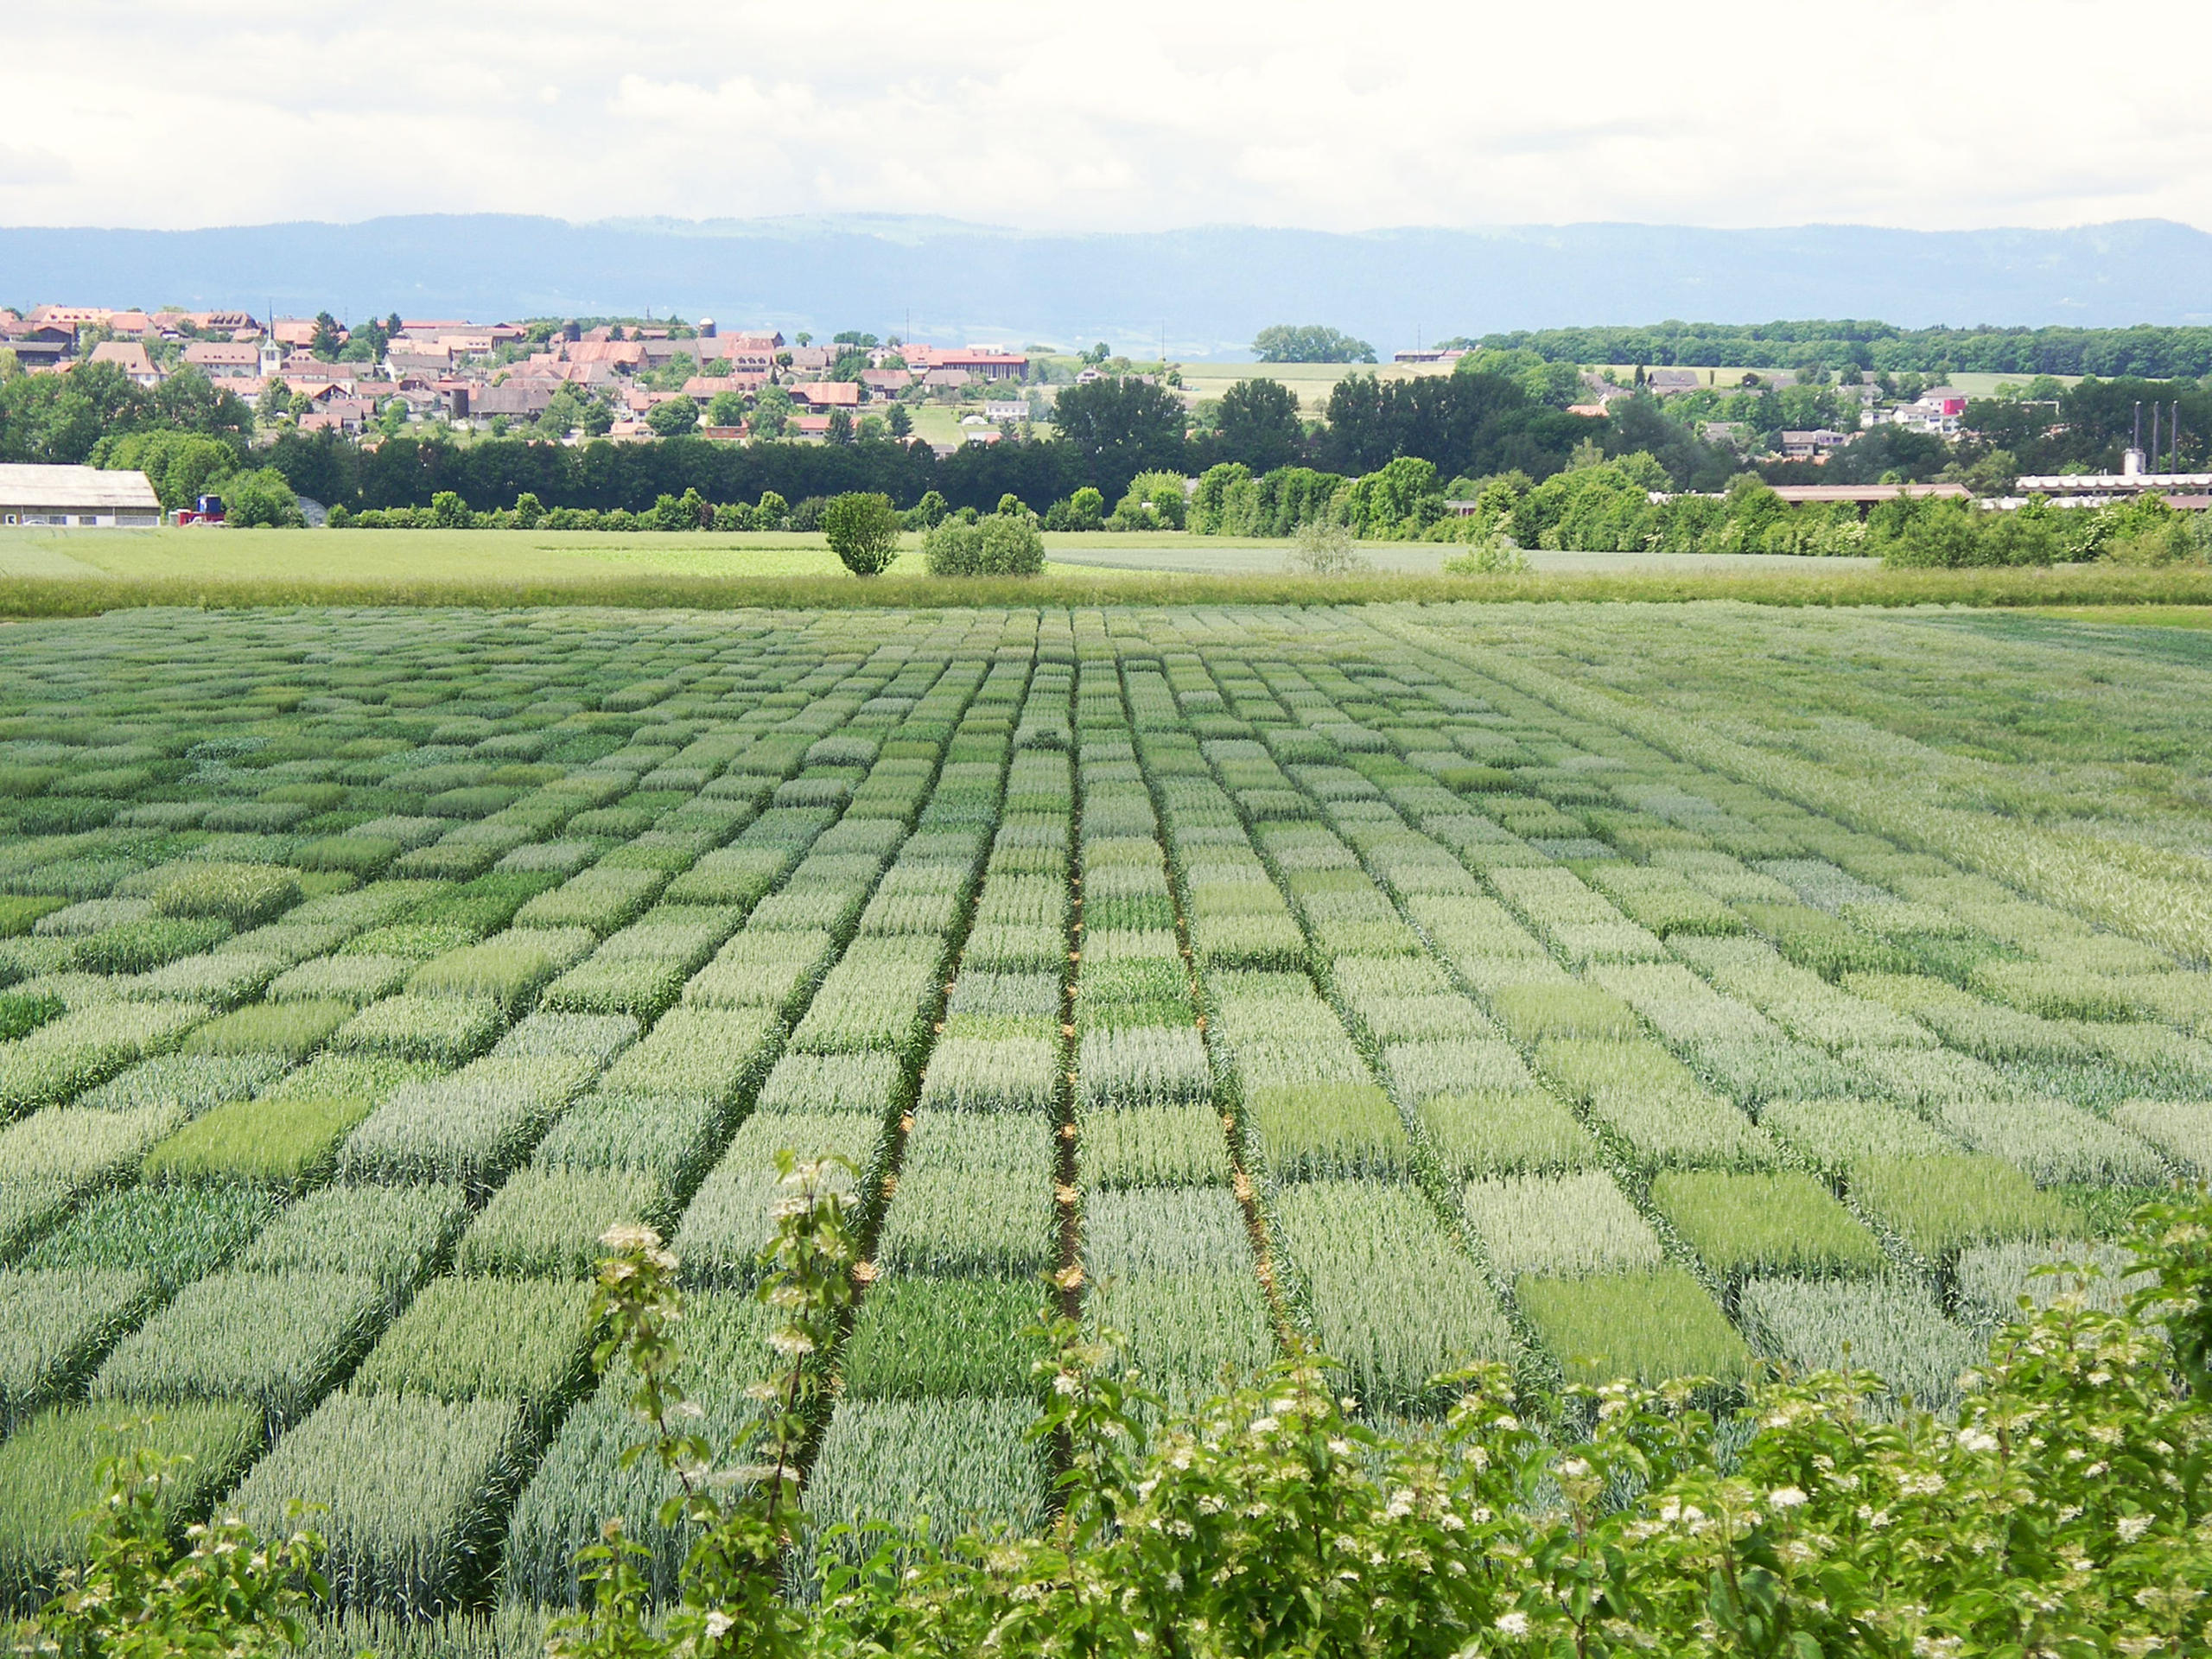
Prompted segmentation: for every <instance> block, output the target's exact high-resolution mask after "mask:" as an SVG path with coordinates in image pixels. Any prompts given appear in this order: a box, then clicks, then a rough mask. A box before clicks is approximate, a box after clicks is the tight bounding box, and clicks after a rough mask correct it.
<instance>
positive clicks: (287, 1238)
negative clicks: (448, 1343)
mask: <svg viewBox="0 0 2212 1659" xmlns="http://www.w3.org/2000/svg"><path fill="white" fill-rule="evenodd" d="M467 1217H468V1206H467V1198H466V1195H465V1194H463V1192H461V1189H460V1188H459V1187H457V1186H333V1187H326V1188H325V1189H323V1190H322V1191H321V1192H310V1193H308V1194H307V1195H306V1196H305V1197H303V1198H300V1199H298V1200H297V1201H296V1202H295V1203H293V1204H290V1205H286V1206H285V1208H284V1209H283V1211H280V1212H279V1213H278V1215H277V1218H276V1219H275V1220H273V1221H271V1222H270V1224H268V1225H267V1226H266V1227H264V1228H263V1229H262V1230H261V1231H260V1232H259V1233H258V1234H257V1235H256V1236H255V1237H254V1240H253V1243H251V1244H249V1245H248V1246H246V1248H245V1251H244V1252H243V1253H242V1254H241V1255H239V1256H238V1270H239V1271H240V1272H242V1273H271V1274H284V1273H308V1274H334V1273H358V1274H367V1275H368V1276H369V1277H371V1278H372V1279H373V1280H375V1281H377V1283H378V1285H379V1286H380V1287H383V1288H384V1290H385V1294H386V1295H387V1298H388V1299H391V1300H394V1301H397V1300H404V1299H405V1298H406V1297H407V1296H408V1295H409V1294H411V1293H412V1292H413V1290H414V1288H415V1287H416V1286H417V1285H419V1284H420V1283H422V1281H423V1280H424V1279H425V1278H426V1277H428V1276H429V1272H430V1269H431V1268H432V1267H433V1266H435V1264H436V1263H437V1262H439V1261H440V1260H441V1259H442V1257H443V1256H444V1255H445V1251H446V1247H447V1246H448V1244H450V1243H452V1242H453V1239H454V1235H456V1234H457V1233H459V1232H460V1230H461V1225H462V1224H463V1223H464V1222H465V1221H466V1220H467Z"/></svg>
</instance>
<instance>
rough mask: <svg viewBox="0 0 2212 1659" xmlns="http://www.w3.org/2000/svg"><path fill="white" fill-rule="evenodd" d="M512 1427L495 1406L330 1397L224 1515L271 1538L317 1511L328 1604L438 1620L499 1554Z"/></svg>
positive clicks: (494, 1402)
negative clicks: (290, 1519) (299, 1515)
mask: <svg viewBox="0 0 2212 1659" xmlns="http://www.w3.org/2000/svg"><path fill="white" fill-rule="evenodd" d="M517 1416H518V1414H517V1412H516V1410H515V1408H514V1406H513V1405H512V1403H511V1402H508V1401H505V1400H501V1399H495V1398H484V1399H473V1400H465V1401H457V1402H454V1401H445V1400H439V1399H435V1398H425V1397H421V1396H409V1395H394V1394H361V1393H355V1392H350V1391H349V1392H345V1393H340V1394H334V1395H332V1396H331V1397H330V1398H329V1399H327V1400H326V1401H325V1402H323V1403H322V1405H321V1407H320V1408H317V1409H316V1410H315V1413H314V1414H312V1415H311V1416H309V1417H308V1420H307V1421H305V1422H303V1423H302V1424H301V1425H300V1426H299V1427H297V1428H295V1429H294V1430H292V1431H291V1433H288V1434H287V1435H285V1436H284V1438H283V1440H279V1441H278V1442H277V1446H276V1447H275V1449H274V1450H273V1451H271V1452H270V1455H269V1456H267V1457H265V1458H264V1459H262V1460H261V1461H260V1462H259V1463H258V1464H257V1465H255V1466H254V1470H253V1472H252V1473H251V1475H250V1476H248V1477H247V1478H246V1479H245V1482H244V1484H241V1485H240V1486H239V1487H238V1491H236V1492H235V1493H233V1494H232V1498H231V1507H232V1508H234V1509H235V1510H236V1511H237V1513H238V1516H240V1517H241V1518H242V1519H243V1520H245V1522H247V1524H248V1525H250V1526H252V1527H254V1528H255V1529H257V1530H258V1531H262V1532H274V1531H276V1530H277V1528H278V1527H279V1526H281V1525H282V1524H283V1521H284V1518H285V1515H286V1512H287V1510H288V1509H289V1506H290V1505H292V1504H295V1503H306V1504H312V1505H315V1506H317V1507H318V1510H319V1512H318V1513H317V1514H316V1516H315V1521H316V1528H315V1529H316V1531H317V1532H318V1533H320V1534H321V1537H322V1539H323V1542H324V1547H325V1553H324V1555H323V1558H322V1561H321V1571H322V1573H323V1576H324V1578H325V1579H326V1580H328V1582H329V1586H330V1594H331V1598H332V1599H333V1600H334V1602H336V1603H337V1604H339V1605H344V1606H352V1607H383V1608H386V1609H390V1610H391V1611H400V1612H405V1613H408V1614H410V1615H412V1616H415V1617H417V1618H419V1617H421V1616H423V1615H424V1614H428V1613H435V1612H436V1611H440V1610H441V1609H442V1608H445V1607H447V1606H448V1605H454V1603H456V1602H457V1601H458V1599H459V1598H460V1597H461V1595H462V1593H463V1592H465V1591H466V1590H467V1587H468V1586H469V1585H470V1584H471V1583H472V1582H473V1581H474V1580H475V1579H476V1578H477V1576H478V1575H479V1574H480V1573H481V1571H482V1568H483V1563H484V1561H485V1560H486V1559H487V1558H488V1556H489V1554H490V1553H491V1551H492V1550H493V1548H496V1546H497V1542H498V1536H499V1534H498V1526H499V1512H500V1510H501V1508H502V1497H503V1495H504V1493H505V1491H508V1490H511V1488H512V1484H513V1481H514V1470H515V1463H516V1447H517V1441H518V1431H517Z"/></svg>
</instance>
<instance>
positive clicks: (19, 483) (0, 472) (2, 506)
mask: <svg viewBox="0 0 2212 1659" xmlns="http://www.w3.org/2000/svg"><path fill="white" fill-rule="evenodd" d="M161 522H162V504H161V501H160V499H158V498H157V497H156V495H155V494H154V486H152V485H151V484H149V483H148V482H147V481H146V474H143V473H124V472H112V473H111V472H107V471H105V470H103V469H102V468H100V467H21V466H0V525H4V524H50V525H57V526H59V525H67V526H68V527H70V528H72V529H85V530H91V529H95V528H97V529H103V530H112V529H117V528H124V529H129V528H133V527H141V528H143V527H150V526H152V525H156V524H160V523H161Z"/></svg>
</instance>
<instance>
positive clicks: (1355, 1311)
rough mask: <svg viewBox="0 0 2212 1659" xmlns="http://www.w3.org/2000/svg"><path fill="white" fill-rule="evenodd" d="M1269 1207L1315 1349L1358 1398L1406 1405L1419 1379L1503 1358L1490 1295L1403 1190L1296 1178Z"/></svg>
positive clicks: (1506, 1338) (1504, 1336) (1423, 1393)
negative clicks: (1299, 1285) (1334, 1364)
mask: <svg viewBox="0 0 2212 1659" xmlns="http://www.w3.org/2000/svg"><path fill="white" fill-rule="evenodd" d="M1273 1207H1274V1216H1275V1220H1276V1224H1277V1230H1278V1236H1280V1238H1281V1243H1282V1251H1283V1255H1284V1256H1285V1257H1287V1260H1288V1262H1289V1263H1290V1265H1291V1267H1292V1268H1293V1269H1294V1272H1295V1273H1296V1274H1297V1275H1298V1277H1299V1279H1300V1281H1302V1282H1303V1285H1304V1287H1305V1291H1306V1297H1307V1299H1308V1300H1309V1302H1310V1304H1311V1309H1312V1315H1313V1326H1314V1332H1315V1334H1316V1336H1317V1337H1318V1338H1319V1343H1320V1346H1321V1350H1322V1351H1323V1352H1325V1353H1326V1354H1328V1355H1330V1356H1331V1357H1333V1358H1336V1359H1338V1360H1339V1361H1341V1362H1342V1363H1343V1364H1344V1369H1345V1373H1346V1378H1347V1380H1348V1382H1349V1383H1350V1384H1351V1392H1352V1393H1355V1394H1357V1395H1359V1396H1360V1397H1361V1398H1362V1399H1364V1400H1370V1401H1372V1402H1376V1404H1386V1403H1390V1402H1400V1403H1408V1402H1418V1401H1421V1400H1423V1399H1425V1398H1426V1397H1427V1395H1428V1392H1429V1382H1430V1379H1431V1378H1433V1377H1435V1376H1440V1375H1442V1374H1443V1373H1444V1372H1446V1371H1447V1370H1452V1369H1455V1368H1456V1367H1458V1366H1460V1365H1463V1364H1465V1363H1469V1362H1470V1361H1472V1360H1478V1359H1503V1358H1507V1357H1510V1356H1511V1354H1512V1353H1513V1351H1514V1347H1515V1344H1514V1341H1513V1337H1512V1333H1511V1332H1510V1330H1509V1329H1508V1327H1507V1325H1506V1323H1505V1318H1504V1315H1503V1313H1501V1312H1500V1311H1499V1309H1498V1306H1497V1300H1496V1298H1495V1297H1493V1296H1492V1295H1491V1289H1490V1287H1489V1286H1488V1285H1487V1284H1486V1283H1484V1280H1483V1276H1482V1274H1481V1273H1480V1272H1479V1271H1478V1269H1477V1268H1476V1266H1475V1264H1474V1262H1472V1261H1471V1260H1470V1259H1468V1258H1467V1257H1465V1256H1464V1255H1460V1254H1459V1253H1458V1252H1457V1251H1455V1250H1454V1249H1452V1247H1451V1246H1450V1245H1449V1244H1447V1243H1446V1242H1445V1241H1444V1239H1443V1238H1442V1237H1441V1236H1440V1234H1439V1232H1438V1230H1437V1226H1436V1218H1435V1217H1434V1215H1433V1213H1432V1212H1431V1211H1429V1210H1428V1209H1427V1206H1426V1205H1423V1204H1422V1203H1421V1200H1420V1198H1418V1197H1417V1196H1416V1194H1415V1193H1414V1191H1413V1189H1411V1188H1409V1187H1406V1186H1402V1185H1396V1184H1395V1183H1389V1182H1383V1181H1307V1182H1301V1183H1299V1184H1297V1185H1291V1186H1286V1187H1283V1188H1281V1189H1280V1190H1279V1191H1277V1192H1276V1193H1275V1194H1274V1199H1273Z"/></svg>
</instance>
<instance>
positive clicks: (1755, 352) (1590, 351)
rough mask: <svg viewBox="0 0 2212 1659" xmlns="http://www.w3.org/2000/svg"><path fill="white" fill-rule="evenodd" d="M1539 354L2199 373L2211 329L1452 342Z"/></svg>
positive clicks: (1683, 331) (1580, 336)
mask: <svg viewBox="0 0 2212 1659" xmlns="http://www.w3.org/2000/svg"><path fill="white" fill-rule="evenodd" d="M1446 344H1447V345H1451V346H1459V347H1463V348H1475V347H1481V348H1484V349H1486V350H1491V351H1527V352H1534V353H1537V354H1538V355H1539V356H1541V357H1542V358H1544V359H1546V360H1547V361H1550V362H1560V363H1641V364H1645V365H1650V366H1652V367H1657V368H1664V367H1681V368H1731V369H1803V368H1825V369H1829V370H1841V369H1850V368H1856V369H1859V370H1862V371H1866V372H1889V373H1907V372H1910V373H1918V374H1937V375H1942V374H1958V373H1978V374H2018V375H2036V374H2094V375H2097V376H2100V377H2101V378H2107V379H2109V378H2114V377H2119V376H2133V377H2137V378H2144V379H2153V380H2169V379H2196V378H2199V377H2202V376H2203V375H2207V374H2212V327H2158V326H2156V325H2153V324H2150V323H2140V324H2137V325H2136V326H2134V327H2127V328H2067V327H2050V328H2017V327H1994V326H1990V325H1983V326H1981V327H1973V328H1942V327H1938V328H1899V327H1895V326H1893V325H1892V324H1890V323H1886V322H1873V321H1858V320H1855V319H1852V318H1842V319H1839V320H1835V321H1817V320H1815V321H1794V322H1792V321H1783V322H1760V323H1731V322H1677V321H1669V322H1658V323H1650V324H1647V325H1645V326H1643V327H1586V328H1535V329H1522V330H1518V331H1516V332H1512V333H1507V334H1484V335H1482V336H1481V337H1480V338H1479V339H1461V340H1452V341H1447V342H1446Z"/></svg>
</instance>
